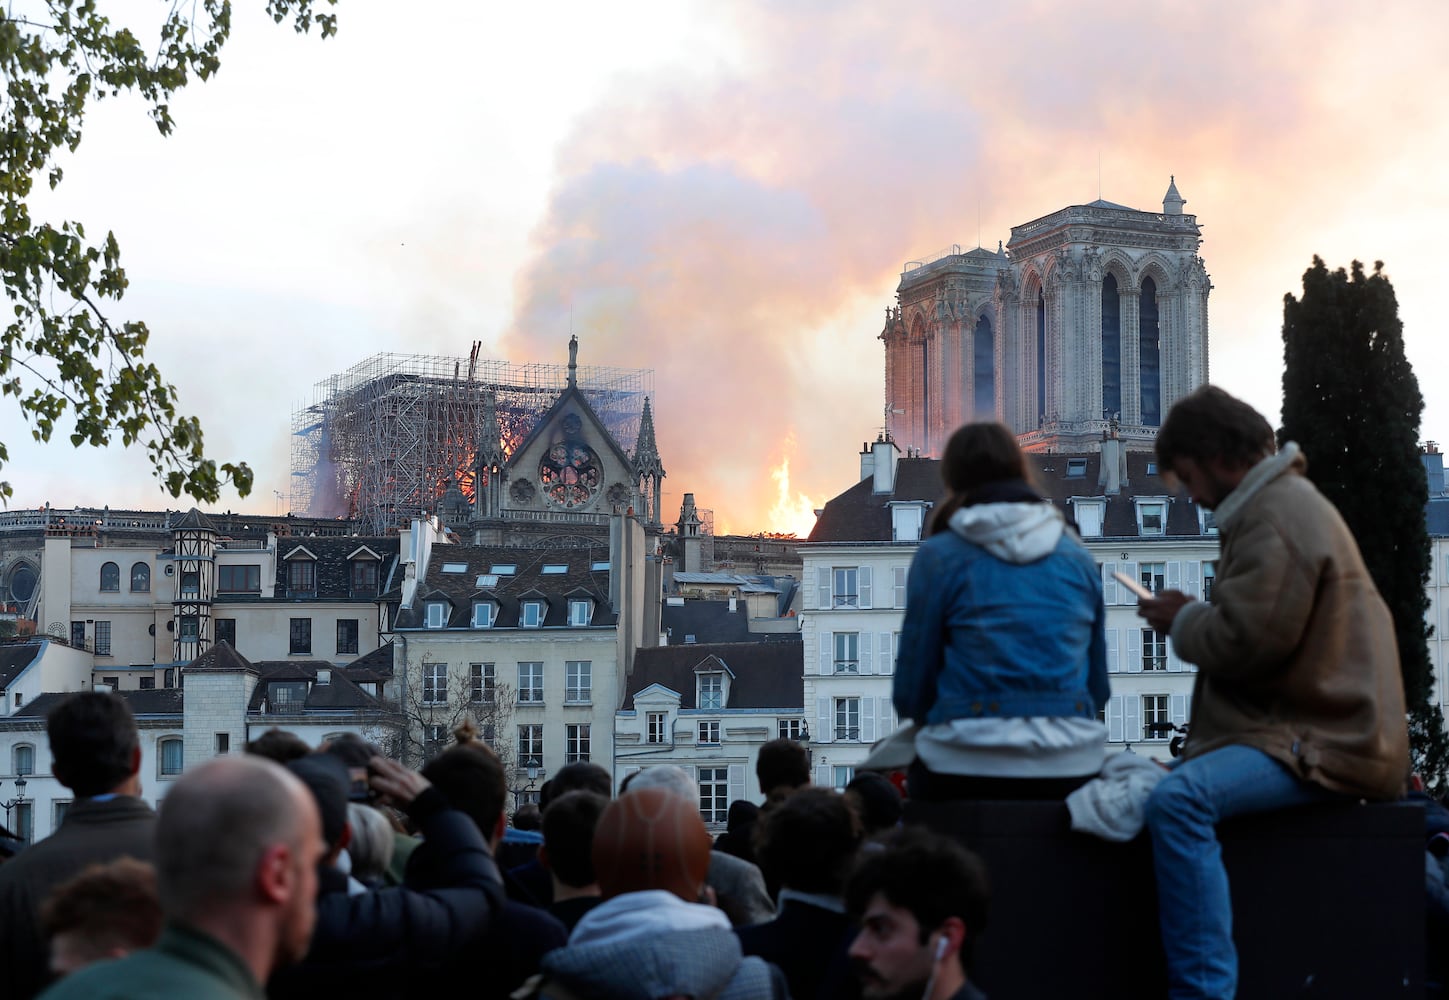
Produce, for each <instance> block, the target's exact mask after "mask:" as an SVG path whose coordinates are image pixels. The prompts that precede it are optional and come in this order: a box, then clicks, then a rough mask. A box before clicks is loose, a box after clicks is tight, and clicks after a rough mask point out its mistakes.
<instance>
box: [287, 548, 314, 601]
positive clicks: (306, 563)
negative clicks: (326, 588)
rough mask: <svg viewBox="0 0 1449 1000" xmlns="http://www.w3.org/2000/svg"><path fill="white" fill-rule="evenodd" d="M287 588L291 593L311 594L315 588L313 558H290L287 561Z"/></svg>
mask: <svg viewBox="0 0 1449 1000" xmlns="http://www.w3.org/2000/svg"><path fill="white" fill-rule="evenodd" d="M287 590H288V592H289V593H292V594H311V593H315V592H316V590H317V562H316V560H313V559H308V558H305V557H303V558H300V559H291V560H289V561H288V562H287Z"/></svg>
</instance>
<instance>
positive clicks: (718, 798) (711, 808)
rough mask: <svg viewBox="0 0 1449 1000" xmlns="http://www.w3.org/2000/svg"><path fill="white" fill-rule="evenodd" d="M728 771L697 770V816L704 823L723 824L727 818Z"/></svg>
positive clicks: (720, 768) (721, 769)
mask: <svg viewBox="0 0 1449 1000" xmlns="http://www.w3.org/2000/svg"><path fill="white" fill-rule="evenodd" d="M729 779H730V769H729V768H727V767H701V768H700V769H699V815H700V817H701V818H703V820H704V821H705V822H706V823H723V822H724V821H725V820H726V819H727V818H728V816H729V806H730V803H729V798H730V780H729Z"/></svg>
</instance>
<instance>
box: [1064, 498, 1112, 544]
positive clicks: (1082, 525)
mask: <svg viewBox="0 0 1449 1000" xmlns="http://www.w3.org/2000/svg"><path fill="white" fill-rule="evenodd" d="M1106 513H1107V501H1106V500H1105V499H1103V498H1101V497H1072V516H1073V517H1074V518H1075V519H1076V522H1077V532H1078V533H1079V534H1080V535H1081V536H1082V537H1083V538H1101V537H1102V523H1103V521H1105V520H1106Z"/></svg>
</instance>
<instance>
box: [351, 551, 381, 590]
mask: <svg viewBox="0 0 1449 1000" xmlns="http://www.w3.org/2000/svg"><path fill="white" fill-rule="evenodd" d="M352 592H353V593H354V594H375V593H377V563H375V562H373V561H372V560H371V559H354V560H353V561H352Z"/></svg>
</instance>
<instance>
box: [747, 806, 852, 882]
mask: <svg viewBox="0 0 1449 1000" xmlns="http://www.w3.org/2000/svg"><path fill="white" fill-rule="evenodd" d="M860 837H861V833H860V817H858V816H857V815H856V814H855V809H854V808H852V807H851V805H850V803H848V802H846V801H845V798H844V797H843V796H841V795H839V794H837V793H836V792H835V791H833V790H832V789H829V788H802V789H800V790H799V791H798V792H796V793H795V794H793V795H791V796H790V797H789V798H788V799H786V800H785V801H784V802H782V803H780V804H779V805H778V806H776V807H775V808H774V809H770V810H767V811H766V812H764V813H762V814H761V816H760V820H759V822H758V823H757V824H756V826H755V860H756V862H757V863H758V864H759V866H760V870H761V871H763V872H764V873H765V879H766V880H767V881H769V882H772V883H775V884H778V885H781V886H784V887H785V888H788V889H795V890H798V891H799V892H816V893H825V894H829V895H838V894H839V892H840V889H841V886H843V885H844V884H845V876H846V873H847V872H849V871H850V863H851V861H853V860H854V859H855V851H856V848H857V847H859V846H860Z"/></svg>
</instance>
